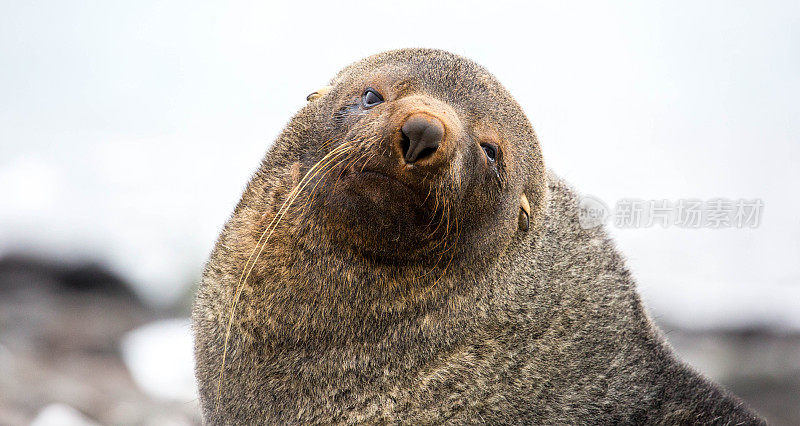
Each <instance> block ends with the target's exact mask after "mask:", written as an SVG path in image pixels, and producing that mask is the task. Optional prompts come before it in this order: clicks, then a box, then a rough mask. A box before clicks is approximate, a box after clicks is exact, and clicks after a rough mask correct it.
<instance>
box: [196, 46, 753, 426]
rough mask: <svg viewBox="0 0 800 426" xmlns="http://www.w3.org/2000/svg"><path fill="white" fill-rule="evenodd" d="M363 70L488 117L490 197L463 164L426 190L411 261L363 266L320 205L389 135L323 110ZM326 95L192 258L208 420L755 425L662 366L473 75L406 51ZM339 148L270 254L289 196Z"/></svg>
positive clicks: (571, 213)
mask: <svg viewBox="0 0 800 426" xmlns="http://www.w3.org/2000/svg"><path fill="white" fill-rule="evenodd" d="M398 64H401V65H398ZM376 70H380V72H381V73H387V72H398V73H403V72H406V73H409V75H413V74H414V73H421V75H425V76H427V79H426V83H425V85H424V86H423V87H416V88H414V90H424V91H426V92H428V93H431V94H432V95H434V96H437V97H438V98H440V99H443V100H445V101H446V102H448V103H450V104H452V105H464V104H465V100H466V101H469V102H466V104H468V106H469V107H471V108H459V109H458V113H459V114H460V115H461V116H462V117H464V119H465V120H466V121H469V122H470V123H474V122H477V121H480V120H487V119H490V120H489V121H490V122H494V123H501V124H502V126H500V127H499V128H497V129H494V130H495V131H497V132H500V135H499V136H500V138H502V139H503V140H504V143H506V144H507V145H505V146H504V149H506V150H507V152H508V156H509V160H510V161H511V163H510V164H507V165H506V166H507V167H505V168H504V169H503V170H502V171H501V173H500V174H499V175H498V179H499V181H498V183H497V186H496V187H491V186H488V185H491V184H490V183H487V182H489V181H486V182H484V181H476V179H477V178H471V177H470V175H468V174H464V173H461V174H459V173H457V172H453V173H454V176H452V177H451V178H446V179H443V180H442V181H441V183H440V184H439V185H438V186H437V185H434V186H433V188H434V189H433V190H432V191H431V192H432V193H431V194H429V196H427V197H425V198H426V201H425V202H426V203H429V205H430V206H431V209H432V210H435V211H436V214H434V215H432V217H431V223H430V227H428V228H425V229H424V231H425V232H426V233H427V235H429V237H430V238H429V239H427V240H424V241H423V243H421V244H422V245H423V246H424V247H425V249H421V250H419V251H414V250H410V251H409V250H406V251H403V252H402V253H400V252H398V253H392V252H391V250H392V249H391V247H395V246H393V245H386V244H383V245H382V246H381V247H385V249H383V250H384V251H380V252H379V253H378V254H375V253H372V252H367V251H364V249H363V247H366V246H365V245H366V244H368V243H370V242H371V241H366V240H365V241H361V240H358V239H357V238H356V239H355V241H356V242H355V243H354V244H353V246H350V247H343V246H342V244H341V241H347V239H348V238H354V237H351V236H350V234H347V232H348V230H347V229H343V228H341V227H339V225H338V224H337V222H336V220H335V218H329V217H326V216H324V210H323V209H320V208H318V206H319V205H320V203H324V202H326V201H325V200H328V199H327V198H325V196H326V195H327V194H320V191H326V190H329V189H330V188H332V187H335V182H336V181H337V179H341V177H342V175H343V173H342V172H343V170H345V169H347V168H348V167H349V168H354V167H359V166H362V167H363V166H368V165H369V161H370V159H371V158H372V159H373V161H374V158H375V156H376V155H386V153H385V152H383V151H382V149H383V148H382V147H380V146H378V145H374V144H377V143H378V142H377V141H378V140H381V138H378V137H376V138H374V140H366V139H363V138H361V139H359V138H355V139H353V138H351V136H353V135H354V134H360V135H364V134H367V135H369V134H373V135H381V134H382V133H381V132H382V131H383V130H382V129H383V127H385V124H386V123H381V122H377V123H376V122H371V121H369V120H363V121H359V119H358V117H356V118H353V116H352V115H347V114H339V115H337V111H339V110H340V109H341V108H346V105H347V98H348V96H349V94H348V93H347V90H354V88H355V90H359V89H358V87H360V85H361V84H362V83H363V82H362V81H360V79H361V78H362V77H363V76H365V75H368V74H370V73H373V74H374V73H375V71H376ZM331 83H332V84H331V86H332V88H331V90H330V91H329V92H326V93H325V94H323V95H320V96H319V97H316V98H315V99H314V100H313V102H311V103H310V104H308V105H307V106H306V107H305V108H304V109H303V110H301V111H300V112H299V113H298V114H297V115H296V116H295V117H294V118H293V119H292V121H291V122H290V123H289V125H288V126H287V128H286V129H285V130H284V132H283V133H282V134H281V136H280V137H279V138H278V140H277V141H276V143H275V144H274V146H273V147H272V148H271V149H270V151H269V152H268V153H267V155H266V157H265V158H264V160H263V161H262V163H261V165H260V167H259V169H258V170H257V172H256V173H255V175H254V176H253V178H252V180H251V181H250V183H249V184H248V186H247V188H246V189H245V192H244V194H243V196H242V200H241V201H240V202H239V204H238V205H237V206H236V209H235V211H234V213H233V216H232V217H231V219H230V220H229V221H228V223H227V224H226V225H225V228H224V229H223V231H222V234H221V236H220V238H219V240H218V242H217V245H216V247H215V249H214V251H213V253H212V255H211V257H210V259H209V262H208V264H207V265H206V270H205V273H204V276H203V280H202V283H201V286H200V290H199V292H198V294H197V299H196V302H195V305H194V310H193V327H194V333H195V355H196V362H197V365H196V374H197V379H198V383H199V386H200V396H201V402H202V407H203V413H204V418H205V421H206V422H207V423H209V424H265V423H266V424H271V423H301V424H308V423H324V424H330V423H402V424H419V423H453V424H465V423H493V424H496V423H521V422H526V423H530V422H532V423H546V424H562V423H601V424H606V423H658V424H680V423H720V424H753V423H759V422H760V420H759V419H758V418H757V417H756V416H755V415H754V414H753V413H752V412H751V411H750V410H749V409H748V408H747V407H746V406H744V405H743V404H742V403H741V401H739V400H738V399H736V398H735V397H734V396H731V395H729V394H728V393H726V392H725V391H724V390H722V389H721V388H719V387H718V386H717V385H715V384H713V383H711V382H710V381H708V380H707V379H705V378H703V377H702V376H701V375H699V374H698V373H696V372H694V371H693V370H691V369H690V368H688V367H687V366H685V365H684V364H683V363H681V362H680V361H678V360H676V359H675V357H674V355H673V354H672V351H671V350H670V348H669V347H668V346H667V344H666V343H665V342H664V339H663V337H662V336H661V334H660V333H659V331H658V330H657V329H656V327H655V326H654V325H653V324H652V322H651V320H650V319H649V318H648V316H647V314H646V313H645V311H644V309H643V307H642V304H641V301H640V299H639V296H638V295H637V293H636V289H635V282H634V280H633V278H632V277H631V276H630V273H629V272H628V270H627V269H626V267H625V264H624V260H623V259H622V257H621V256H620V255H619V254H618V253H617V251H616V249H615V248H614V246H613V244H612V242H611V241H610V240H609V238H608V237H607V236H606V235H605V233H604V231H603V230H602V229H592V230H585V229H582V228H581V227H580V225H579V223H578V218H577V204H576V195H575V193H574V191H573V190H572V189H570V188H569V187H568V185H566V184H565V183H564V182H563V181H561V180H560V179H559V178H558V177H557V176H556V175H555V174H553V173H552V172H551V173H548V172H546V171H545V169H544V163H543V161H542V159H541V152H540V150H539V147H538V142H537V140H536V136H535V134H534V133H533V130H532V129H531V128H530V124H529V123H528V120H527V119H526V118H525V116H524V114H523V113H522V111H521V110H520V109H519V107H518V106H517V104H516V102H514V100H513V98H512V97H511V96H510V95H508V94H507V92H506V91H505V89H503V88H502V86H500V85H499V83H497V82H496V81H495V80H494V79H493V77H491V75H489V74H488V73H487V72H486V71H485V70H484V69H483V68H481V67H480V66H478V65H476V64H474V63H473V62H471V61H469V60H466V59H464V58H460V57H457V56H454V55H452V54H449V53H446V52H442V51H437V50H413V49H407V50H400V51H393V52H386V53H383V54H379V55H376V56H373V57H370V58H367V59H365V60H363V61H360V62H357V63H355V64H353V65H351V66H350V67H348V68H346V69H345V70H343V71H342V72H341V73H340V74H339V75H337V77H335V78H334V79H333V81H332V82H331ZM478 95H480V96H478ZM486 110H491V111H492V115H491V116H489V117H488V118H487V117H485V116H484V115H483V114H482V113H481V111H486ZM490 124H491V123H490ZM370 126H372V127H370ZM354 129H355V130H354ZM354 132H355V133H354ZM346 144H353V148H352V149H343V151H346V153H345V154H343V155H342V156H341V158H340V159H335V160H334V161H332V162H330V163H329V165H328V166H326V167H325V168H323V172H321V173H320V174H318V175H316V176H315V178H314V179H312V181H313V183H312V184H310V185H309V186H308V187H307V190H305V191H303V192H302V193H301V194H299V195H298V197H297V199H296V200H295V203H293V204H294V206H293V207H291V208H288V209H286V210H285V211H286V214H285V216H283V218H282V220H281V222H280V224H279V225H278V226H274V231H273V232H272V234H271V236H270V238H269V240H268V241H266V243H265V242H264V241H265V240H264V238H263V237H264V235H265V231H267V230H268V225H269V224H270V223H272V224H273V225H274V224H275V223H276V222H275V221H274V220H273V219H275V218H276V216H277V213H278V212H279V210H280V207H281V206H282V205H284V204H283V203H284V202H285V201H286V199H287V197H288V196H289V194H290V193H291V192H292V190H293V189H294V188H296V187H297V185H298V183H300V182H302V179H303V177H305V176H307V175H308V172H309V171H310V170H312V168H313V167H314V165H315V164H318V162H319V161H320V160H321V159H322V158H323V157H324V156H325V154H328V153H330V152H331V150H333V149H336V148H335V147H339V146H343V145H346ZM467 157H469V156H468V155H467ZM463 161H464V162H465V163H464V164H462V166H463V167H466V166H467V165H469V164H468V162H469V161H470V160H469V158H466V159H464V160H463ZM314 188H315V189H314ZM487 188H489V189H487ZM522 194H526V196H527V198H528V200H529V201H530V207H531V212H530V229H529V230H527V231H523V230H520V229H519V228H518V220H517V219H518V205H519V202H520V197H521V195H522ZM468 205H469V206H474V209H475V210H476V211H478V212H479V213H475V214H472V213H470V211H471V210H472V209H470V208H466V207H465V206H468ZM487 212H490V213H491V214H487ZM487 216H488V217H487ZM387 232H391V230H388V229H387ZM340 233H343V234H342V235H343V236H342V238H341V239H337V235H340ZM328 236H330V237H328ZM364 238H370V237H368V236H367V237H364ZM397 238H400V239H402V238H403V234H401V233H398V237H397ZM372 243H374V244H377V245H379V246H380V245H381V244H382V243H381V241H372ZM409 244H411V243H410V242H408V241H399V242H398V245H397V246H398V247H403V246H404V245H406V246H407V245H409ZM386 247H388V248H386ZM259 250H260V251H261V254H260V255H258V256H254V253H256V252H258V251H259ZM398 251H399V250H398ZM434 253H435V254H436V256H433V255H432V254H434ZM245 268H252V273H251V274H249V275H250V276H249V277H248V279H247V280H243V279H242V278H243V275H242V273H243V270H244V269H245ZM234 301H236V302H235V303H234ZM223 360H224V365H223Z"/></svg>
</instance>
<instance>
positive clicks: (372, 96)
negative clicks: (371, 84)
mask: <svg viewBox="0 0 800 426" xmlns="http://www.w3.org/2000/svg"><path fill="white" fill-rule="evenodd" d="M361 102H362V103H363V104H364V108H372V107H374V106H375V105H378V104H379V103H381V102H383V97H382V96H381V94H380V93H378V92H376V91H375V89H367V90H365V91H364V95H363V96H362V97H361Z"/></svg>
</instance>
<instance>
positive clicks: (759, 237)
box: [0, 0, 800, 328]
mask: <svg viewBox="0 0 800 426" xmlns="http://www.w3.org/2000/svg"><path fill="white" fill-rule="evenodd" d="M798 12H800V7H799V6H798V3H797V2H791V1H782V2H731V1H717V2H705V1H704V2H690V1H671V2H663V3H660V4H659V3H655V2H647V3H644V2H642V3H640V4H633V5H631V4H630V3H629V2H613V3H605V2H579V3H576V2H568V3H567V2H524V3H523V2H520V3H519V4H513V3H503V2H495V1H493V2H467V1H458V2H432V1H422V2H417V1H402V2H387V3H380V4H378V3H377V2H370V3H362V4H359V5H356V4H350V3H347V2H340V1H337V2H324V3H320V4H301V3H300V2H292V3H291V4H282V5H272V4H267V2H236V3H234V2H217V3H208V2H197V1H170V2H162V1H149V0H143V1H137V2H108V1H94V2H89V1H86V2H78V1H72V2H65V1H24V2H22V1H20V2H10V1H5V2H2V3H0V253H3V252H10V251H16V250H20V249H25V250H28V251H35V252H39V253H43V254H46V255H56V256H60V257H71V258H92V259H96V260H99V261H103V262H108V264H109V265H111V266H112V267H113V268H114V269H115V270H117V271H119V272H120V273H122V274H124V275H125V276H126V277H128V278H129V279H130V280H132V281H133V282H134V284H135V285H136V286H137V288H138V289H139V290H140V291H141V293H142V294H143V295H144V296H145V297H148V298H150V299H151V300H162V301H169V300H171V298H173V297H176V296H177V295H178V294H179V293H180V292H181V291H184V289H185V285H186V284H187V283H191V282H192V281H193V280H196V278H197V276H198V274H199V271H200V270H201V267H202V262H203V261H204V260H205V257H206V256H207V254H208V251H209V250H210V248H211V245H212V244H213V241H214V239H215V238H216V235H217V233H218V231H219V228H220V226H221V225H222V224H223V223H224V221H225V219H226V218H227V217H228V215H229V214H230V212H231V210H232V208H233V205H234V203H235V202H236V201H237V200H238V198H239V196H240V193H241V190H242V188H243V186H244V184H245V183H246V181H247V179H248V177H249V175H250V174H251V173H252V172H253V170H254V168H255V167H256V165H257V164H258V162H259V160H260V158H261V157H262V155H263V153H264V152H265V150H266V149H267V148H268V147H269V145H270V143H271V141H272V140H273V139H274V138H275V136H276V135H277V134H278V133H279V132H280V130H281V128H282V126H283V125H284V124H285V123H286V122H287V121H288V120H289V118H290V117H291V116H292V114H293V113H294V112H295V111H296V110H297V109H299V108H300V107H301V106H302V105H303V103H304V102H305V96H306V94H308V93H309V92H311V91H313V90H315V89H317V88H318V87H320V86H322V85H324V84H325V83H326V82H327V81H328V79H330V78H331V77H332V76H333V74H334V73H335V72H336V71H337V70H338V69H340V68H341V67H343V66H345V65H347V64H348V63H350V62H352V61H355V60H357V59H359V58H361V57H363V56H366V55H369V54H372V53H376V52H379V51H382V50H387V49H391V48H398V47H412V46H421V47H438V48H444V49H448V50H451V51H454V52H456V53H459V54H463V55H466V56H468V57H470V58H473V59H475V60H476V61H478V62H479V63H481V64H483V65H484V66H486V67H487V68H488V69H489V70H490V71H491V72H493V73H495V75H496V76H497V77H498V78H499V79H500V80H501V82H503V83H504V84H505V85H506V86H507V87H508V88H509V89H510V91H511V92H512V94H514V96H515V97H516V98H517V100H518V101H519V102H520V104H521V105H522V106H523V108H524V109H525V111H526V112H527V114H528V117H529V118H530V120H531V121H532V123H533V124H534V127H535V128H536V130H537V132H538V134H539V137H540V140H541V144H542V147H543V150H544V154H545V160H546V162H547V164H548V166H549V167H551V168H552V169H553V170H555V171H556V172H557V173H558V174H560V175H561V176H563V177H565V178H566V179H568V180H569V181H570V182H571V183H572V184H573V185H574V186H575V187H576V188H577V189H578V190H579V191H581V192H582V193H584V194H589V195H593V196H596V197H598V198H599V199H602V200H604V202H606V203H607V204H608V205H610V206H614V205H615V203H617V201H618V200H620V199H624V198H639V199H644V200H650V199H656V200H660V199H668V200H678V199H684V198H696V199H701V200H709V199H713V198H716V197H724V198H729V199H740V198H743V199H760V200H763V203H764V209H763V211H762V214H763V215H762V217H761V225H760V226H759V227H758V228H755V229H723V230H711V229H681V228H677V227H668V228H667V229H662V228H660V227H658V226H656V227H651V228H646V229H642V228H637V229H618V228H615V227H614V226H611V228H610V231H611V232H612V234H613V235H614V236H615V238H616V240H617V241H618V243H619V246H620V249H621V250H622V252H623V253H625V255H626V256H627V257H628V259H629V264H630V266H631V268H632V269H633V272H634V274H635V276H636V277H637V278H638V280H639V283H640V287H641V288H642V291H643V293H644V294H645V298H646V300H647V302H648V305H649V306H651V307H652V309H653V311H654V312H655V314H656V315H657V316H659V317H661V318H663V319H665V320H668V321H671V322H675V323H679V324H680V325H685V326H698V327H703V326H713V325H719V324H726V325H731V324H734V325H735V324H738V323H748V322H752V321H756V322H761V323H766V324H771V325H776V326H779V327H794V328H800V314H798V313H800V262H798V259H800V219H798V217H799V216H798V211H800V200H798V197H797V196H796V195H795V194H796V193H797V192H798V191H797V189H796V188H797V186H798V183H800V171H798V167H797V162H798V160H800V155H798V154H800V125H799V124H798V121H797V117H798V116H800V114H798V113H800V108H798V99H800V82H799V81H798V75H800V66H798V65H800V58H799V57H798V55H800V46H798V44H800V43H798V41H800V33H799V32H800V25H798V24H800V19H799V17H800V13H798Z"/></svg>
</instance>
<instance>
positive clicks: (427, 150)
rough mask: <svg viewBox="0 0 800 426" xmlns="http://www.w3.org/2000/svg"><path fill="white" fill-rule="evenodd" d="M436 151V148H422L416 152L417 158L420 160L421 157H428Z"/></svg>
mask: <svg viewBox="0 0 800 426" xmlns="http://www.w3.org/2000/svg"><path fill="white" fill-rule="evenodd" d="M434 152H436V148H422V151H420V152H419V154H417V160H422V159H423V158H426V157H430V156H431V155H433V153H434Z"/></svg>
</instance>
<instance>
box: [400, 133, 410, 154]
mask: <svg viewBox="0 0 800 426" xmlns="http://www.w3.org/2000/svg"><path fill="white" fill-rule="evenodd" d="M400 133H402V135H403V137H402V138H401V140H400V149H402V150H403V158H405V157H406V156H407V155H408V147H409V146H410V145H411V141H410V140H409V139H408V135H407V134H406V132H403V131H402V130H401V131H400Z"/></svg>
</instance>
